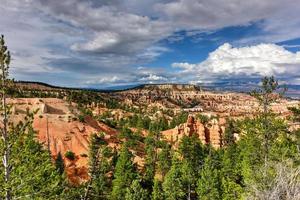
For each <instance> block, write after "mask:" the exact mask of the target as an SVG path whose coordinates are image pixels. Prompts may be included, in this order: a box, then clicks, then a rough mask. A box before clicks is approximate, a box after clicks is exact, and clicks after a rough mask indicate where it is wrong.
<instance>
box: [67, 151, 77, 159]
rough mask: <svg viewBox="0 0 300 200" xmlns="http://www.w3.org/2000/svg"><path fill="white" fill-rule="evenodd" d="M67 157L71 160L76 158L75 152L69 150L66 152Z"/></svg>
mask: <svg viewBox="0 0 300 200" xmlns="http://www.w3.org/2000/svg"><path fill="white" fill-rule="evenodd" d="M65 157H66V158H68V159H69V160H75V153H73V152H72V151H67V152H66V153H65Z"/></svg>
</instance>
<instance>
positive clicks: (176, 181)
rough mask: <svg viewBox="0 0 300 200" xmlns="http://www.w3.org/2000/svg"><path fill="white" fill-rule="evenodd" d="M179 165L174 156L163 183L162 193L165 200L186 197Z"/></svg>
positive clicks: (176, 199)
mask: <svg viewBox="0 0 300 200" xmlns="http://www.w3.org/2000/svg"><path fill="white" fill-rule="evenodd" d="M180 164H181V163H180V161H179V160H178V159H177V158H176V157H175V156H174V158H173V161H172V167H171V169H170V170H169V171H168V173H167V175H166V177H165V179H164V182H163V191H164V194H165V198H166V199H167V200H178V199H183V198H184V197H185V195H186V192H185V188H184V183H183V180H182V176H183V173H182V170H181V165H180Z"/></svg>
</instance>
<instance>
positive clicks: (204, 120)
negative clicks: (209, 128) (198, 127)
mask: <svg viewBox="0 0 300 200" xmlns="http://www.w3.org/2000/svg"><path fill="white" fill-rule="evenodd" d="M196 117H197V118H198V119H199V120H200V122H201V123H202V124H206V123H208V122H209V117H208V116H207V115H202V114H198V115H197V116H196Z"/></svg>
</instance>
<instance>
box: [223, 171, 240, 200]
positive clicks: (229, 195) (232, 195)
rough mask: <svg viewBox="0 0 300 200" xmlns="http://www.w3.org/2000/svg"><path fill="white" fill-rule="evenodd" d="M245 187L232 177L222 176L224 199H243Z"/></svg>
mask: <svg viewBox="0 0 300 200" xmlns="http://www.w3.org/2000/svg"><path fill="white" fill-rule="evenodd" d="M242 194H243V188H242V187H241V185H239V184H237V183H236V182H235V181H233V180H232V179H230V178H227V177H223V178H222V200H232V199H241V197H242Z"/></svg>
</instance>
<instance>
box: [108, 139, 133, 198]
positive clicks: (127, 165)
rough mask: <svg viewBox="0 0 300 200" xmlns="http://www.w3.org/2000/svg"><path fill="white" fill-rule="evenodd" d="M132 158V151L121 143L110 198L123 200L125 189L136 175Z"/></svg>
mask: <svg viewBox="0 0 300 200" xmlns="http://www.w3.org/2000/svg"><path fill="white" fill-rule="evenodd" d="M132 159H133V155H132V153H131V152H130V151H129V150H128V148H127V146H126V145H124V144H123V146H122V148H121V151H120V154H119V158H118V161H117V164H116V168H115V171H114V180H113V188H112V193H111V199H113V200H123V199H124V197H125V195H126V189H127V188H128V187H129V186H130V185H131V183H132V181H133V180H134V179H135V178H136V177H137V174H136V167H135V165H134V164H133V162H132Z"/></svg>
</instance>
